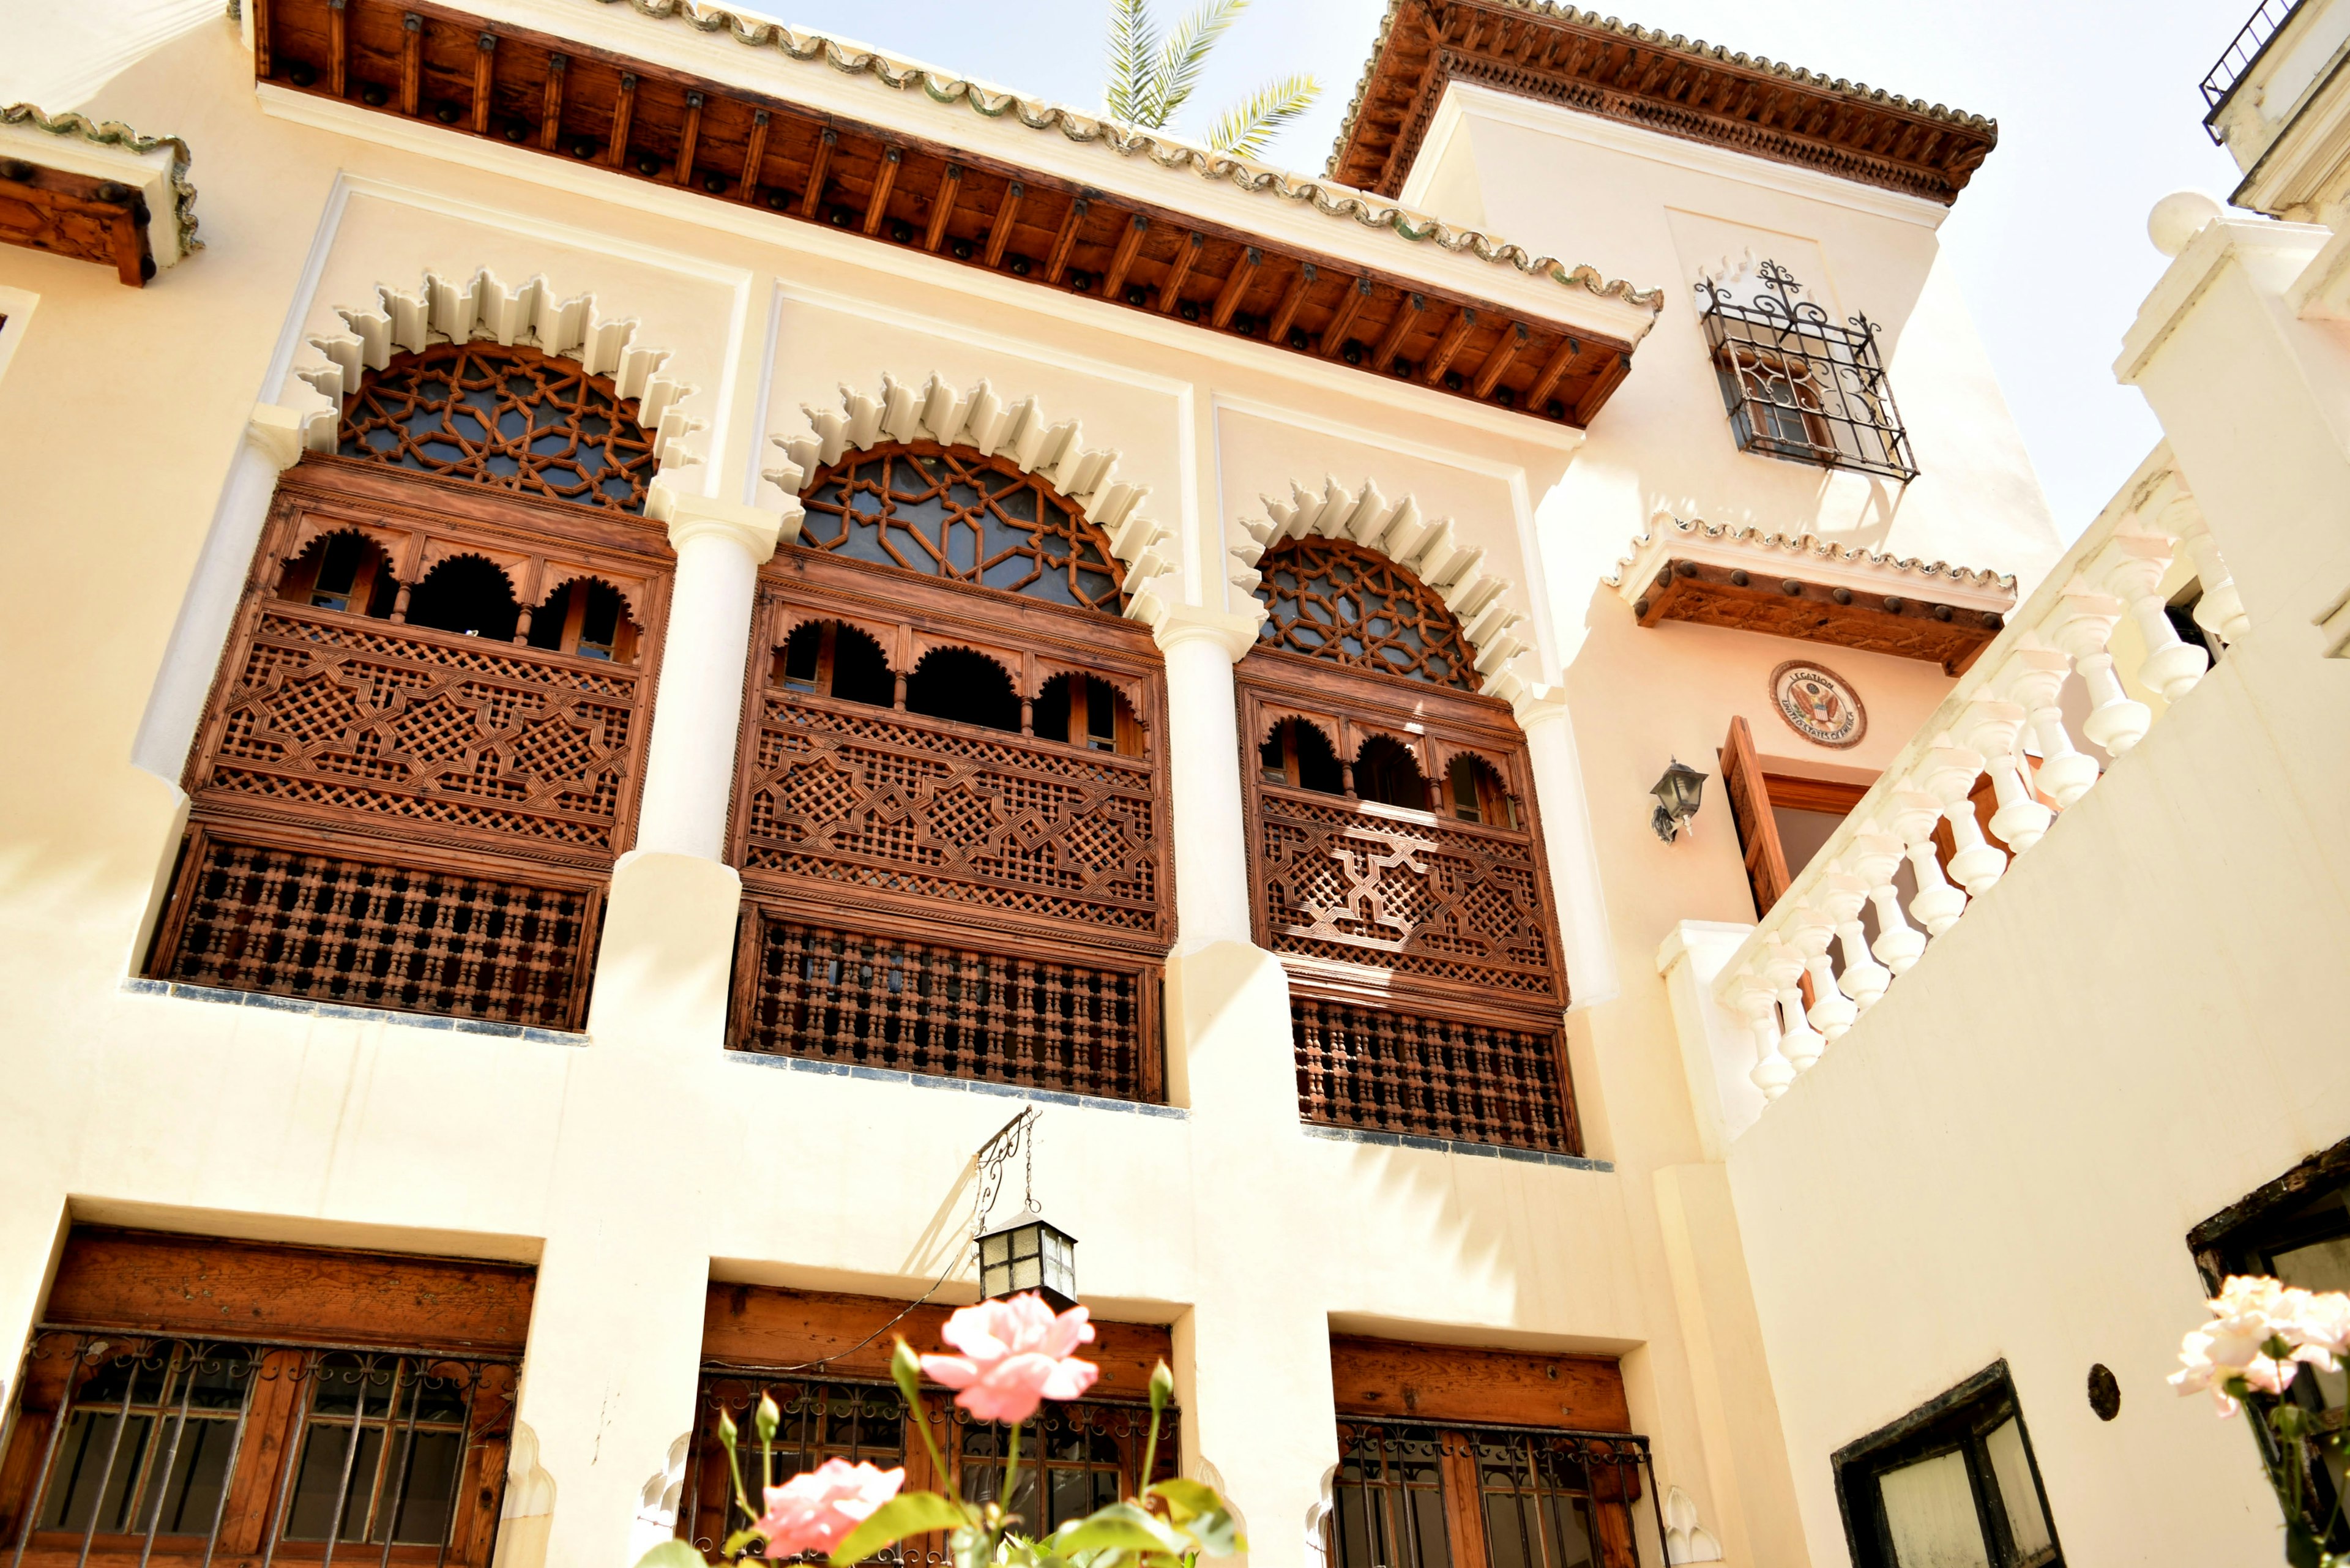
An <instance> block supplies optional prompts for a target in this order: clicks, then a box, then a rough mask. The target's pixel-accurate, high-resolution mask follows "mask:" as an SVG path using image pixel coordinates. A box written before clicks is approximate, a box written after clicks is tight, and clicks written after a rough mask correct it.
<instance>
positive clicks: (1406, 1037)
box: [1238, 539, 1581, 1153]
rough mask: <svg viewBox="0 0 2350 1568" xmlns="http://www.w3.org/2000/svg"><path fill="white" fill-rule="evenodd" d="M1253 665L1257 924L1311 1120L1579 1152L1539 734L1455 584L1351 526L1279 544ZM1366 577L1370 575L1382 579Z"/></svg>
mask: <svg viewBox="0 0 2350 1568" xmlns="http://www.w3.org/2000/svg"><path fill="white" fill-rule="evenodd" d="M1265 563H1266V566H1265V580H1266V585H1267V586H1266V587H1262V588H1260V590H1259V597H1263V598H1265V599H1266V600H1267V601H1268V602H1269V604H1271V606H1272V607H1273V608H1274V616H1273V618H1271V619H1269V620H1268V621H1267V622H1266V624H1265V627H1264V629H1263V633H1262V635H1261V638H1260V640H1259V643H1258V646H1257V648H1256V649H1255V650H1254V651H1253V652H1251V653H1250V654H1249V655H1248V656H1247V657H1246V658H1245V659H1243V660H1242V661H1241V664H1240V668H1239V671H1238V678H1239V685H1240V701H1241V726H1242V744H1243V757H1242V764H1243V767H1244V768H1245V769H1246V770H1247V777H1248V778H1249V780H1250V788H1249V790H1248V792H1247V813H1248V832H1249V850H1250V861H1251V870H1252V874H1253V880H1254V883H1255V888H1256V895H1257V898H1256V910H1255V921H1256V938H1257V940H1258V942H1259V943H1260V944H1261V945H1263V946H1264V947H1266V948H1268V949H1269V950H1272V951H1274V952H1277V953H1279V954H1281V955H1282V961H1283V964H1284V967H1285V968H1286V969H1287V970H1288V971H1289V975H1290V994H1291V1014H1292V1032H1293V1035H1294V1040H1295V1047H1296V1051H1297V1075H1298V1096H1299V1105H1300V1109H1301V1111H1302V1112H1303V1114H1304V1115H1305V1118H1306V1119H1307V1120H1308V1121H1315V1122H1325V1123H1329V1124H1333V1125H1336V1126H1343V1127H1365V1128H1371V1129H1376V1130H1378V1131H1383V1132H1393V1133H1402V1134H1409V1135H1415V1136H1420V1137H1441V1138H1456V1139H1461V1140H1465V1141H1470V1142H1476V1143H1497V1144H1507V1145H1512V1146H1515V1147H1525V1148H1535V1149H1542V1150H1545V1151H1549V1152H1556V1153H1575V1152H1579V1151H1580V1147H1581V1144H1580V1139H1579V1136H1578V1134H1577V1131H1576V1127H1575V1110H1574V1097H1573V1094H1572V1092H1571V1089H1570V1086H1569V1085H1568V1081H1567V1072H1566V1060H1565V1048H1564V1044H1563V1042H1562V1039H1561V1035H1560V1027H1559V1025H1560V1020H1561V1016H1562V1014H1563V1013H1564V1012H1565V1006H1566V995H1567V992H1566V976H1565V971H1564V970H1563V968H1562V967H1561V964H1560V959H1559V942H1558V933H1557V926H1556V921H1555V917H1554V915H1553V913H1552V905H1551V894H1550V877H1549V871H1548V867H1547V863H1546V861H1545V859H1544V854H1543V847H1542V834H1541V829H1540V827H1539V826H1538V825H1537V824H1536V821H1535V818H1534V778H1533V774H1532V773H1531V771H1530V769H1529V766H1528V763H1527V761H1526V755H1525V741H1524V737H1523V734H1522V733H1520V732H1519V730H1518V727H1517V724H1516V722H1515V721H1514V719H1513V717H1512V715H1511V713H1510V710H1509V708H1508V707H1507V706H1506V705H1505V704H1503V703H1502V702H1500V701H1496V700H1494V699H1492V698H1489V697H1482V696H1479V695H1477V694H1476V693H1475V691H1474V687H1475V684H1476V675H1475V671H1474V670H1473V669H1471V666H1470V664H1469V661H1468V659H1469V655H1468V649H1467V644H1466V642H1465V640H1464V639H1462V638H1461V635H1460V629H1459V628H1458V626H1457V625H1456V624H1455V623H1454V622H1453V621H1452V619H1451V616H1450V614H1449V612H1447V611H1446V610H1445V608H1444V607H1443V605H1442V602H1441V601H1440V599H1438V597H1436V595H1435V594H1434V593H1433V592H1431V591H1430V590H1429V589H1428V588H1427V587H1424V586H1422V585H1420V584H1419V582H1418V581H1417V580H1416V579H1414V578H1413V577H1412V576H1411V575H1410V574H1409V572H1406V571H1404V570H1403V569H1402V568H1401V567H1399V566H1393V565H1392V564H1391V563H1387V562H1385V561H1384V559H1383V558H1381V557H1378V556H1374V555H1372V553H1371V552H1368V551H1365V550H1361V549H1359V548H1358V547H1357V546H1354V545H1345V544H1343V542H1338V541H1330V540H1321V539H1314V540H1301V541H1297V542H1295V543H1293V544H1290V545H1283V546H1281V547H1280V548H1278V549H1276V550H1274V551H1273V552H1271V553H1269V554H1268V555H1267V556H1266V557H1265ZM1374 589H1376V590H1377V591H1376V592H1373V591H1372V590H1374Z"/></svg>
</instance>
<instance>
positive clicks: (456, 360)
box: [335, 343, 655, 512]
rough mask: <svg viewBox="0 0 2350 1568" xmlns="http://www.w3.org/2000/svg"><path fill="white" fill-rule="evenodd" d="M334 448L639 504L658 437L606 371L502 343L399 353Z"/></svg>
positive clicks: (483, 479) (355, 398) (451, 474)
mask: <svg viewBox="0 0 2350 1568" xmlns="http://www.w3.org/2000/svg"><path fill="white" fill-rule="evenodd" d="M335 450H336V451H337V452H340V453H341V454H342V455H343V456H345V457H356V458H365V459H369V460H371V461H373V462H383V463H390V464H392V465H394V466H396V467H400V468H410V469H417V470H420V471H421V472H426V473H438V474H442V475H444V476H446V477H448V478H451V479H463V480H470V481H472V482H473V483H477V484H494V485H497V486H499V487H500V488H502V489H505V490H512V491H516V492H518V493H522V494H525V495H540V496H546V497H548V498H550V499H553V500H557V501H571V502H576V503H577V504H580V505H583V506H598V507H603V508H605V509H607V510H608V511H613V512H642V511H643V510H644V509H645V487H646V486H647V485H648V484H650V483H651V482H652V477H653V469H654V467H655V463H654V452H653V441H652V437H651V435H650V433H649V432H648V431H645V430H644V429H643V428H642V427H641V426H639V424H638V423H637V421H636V417H635V416H634V415H633V414H632V413H630V412H629V403H628V402H627V401H624V400H622V399H621V398H620V396H619V392H618V391H617V390H615V389H614V388H613V386H612V383H611V380H610V379H608V378H607V377H603V376H591V375H589V374H588V373H587V371H586V370H584V369H581V368H580V367H579V365H578V363H577V361H576V360H571V359H564V358H557V357H556V356H554V355H551V354H542V353H540V352H538V350H536V349H535V348H503V347H501V346H499V345H498V344H495V343H437V344H434V345H433V346H432V348H426V349H423V350H421V352H415V353H407V354H397V355H394V356H393V357H392V360H391V363H390V364H389V365H387V366H385V367H384V368H383V369H380V370H371V371H369V372H368V374H367V375H366V376H365V377H363V378H361V379H360V381H359V388H358V389H357V390H356V391H354V392H353V393H352V394H351V395H350V397H349V398H348V399H347V400H345V402H344V406H343V419H342V426H341V428H340V430H339V431H338V432H337V435H336V447H335Z"/></svg>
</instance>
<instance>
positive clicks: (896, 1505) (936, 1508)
mask: <svg viewBox="0 0 2350 1568" xmlns="http://www.w3.org/2000/svg"><path fill="white" fill-rule="evenodd" d="M971 1522H972V1514H971V1510H969V1509H968V1508H965V1507H963V1506H962V1504H961V1503H958V1502H952V1501H949V1500H947V1499H945V1498H942V1497H941V1496H940V1495H939V1494H938V1493H936V1492H934V1491H908V1492H899V1494H898V1495H897V1496H896V1497H893V1498H891V1499H890V1500H889V1501H888V1502H885V1503H883V1504H882V1505H881V1506H880V1507H879V1508H877V1509H875V1510H874V1511H873V1512H872V1515H871V1516H870V1517H869V1518H868V1519H867V1520H866V1521H865V1522H864V1523H862V1524H860V1525H858V1527H857V1528H856V1529H854V1530H852V1531H850V1532H848V1538H847V1540H845V1541H843V1542H841V1543H840V1544H839V1545H838V1546H837V1547H835V1548H833V1552H832V1563H833V1568H848V1565H849V1564H850V1563H862V1562H864V1561H865V1560H866V1559H867V1558H868V1557H870V1556H872V1555H873V1554H874V1553H875V1552H879V1551H880V1550H881V1549H882V1548H883V1547H885V1546H889V1545H893V1544H895V1543H896V1542H899V1541H902V1540H904V1539H905V1538H906V1537H907V1536H909V1535H922V1534H927V1533H928V1532H931V1531H933V1530H961V1529H962V1528H964V1527H966V1526H967V1525H969V1524H970V1523H971Z"/></svg>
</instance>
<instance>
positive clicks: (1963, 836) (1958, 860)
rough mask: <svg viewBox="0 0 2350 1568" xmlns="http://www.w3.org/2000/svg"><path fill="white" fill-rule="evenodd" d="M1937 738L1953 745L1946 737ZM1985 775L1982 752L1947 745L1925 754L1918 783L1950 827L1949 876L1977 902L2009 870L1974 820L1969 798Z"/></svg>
mask: <svg viewBox="0 0 2350 1568" xmlns="http://www.w3.org/2000/svg"><path fill="white" fill-rule="evenodd" d="M1937 738H1938V739H1939V741H1942V742H1950V736H1949V735H1947V734H1945V735H1941V736H1939V737H1937ZM1982 771H1983V758H1982V753H1981V752H1978V751H1976V750H1974V749H1973V748H1972V747H1970V746H1961V745H1957V744H1954V743H1945V744H1939V745H1937V746H1935V748H1934V749H1933V750H1932V751H1930V752H1928V753H1926V766H1925V776H1924V777H1923V778H1922V779H1920V780H1919V781H1918V782H1920V783H1921V784H1924V785H1925V786H1926V793H1927V794H1930V795H1932V796H1933V797H1934V798H1935V799H1936V800H1938V801H1939V802H1940V803H1941V805H1942V820H1943V821H1945V822H1947V823H1949V824H1950V842H1951V844H1952V845H1953V846H1955V848H1956V850H1957V853H1955V854H1953V855H1952V856H1951V857H1950V875H1951V876H1953V877H1957V878H1958V881H1959V886H1960V887H1961V888H1965V889H1966V890H1967V894H1968V896H1969V897H1970V898H1981V897H1982V896H1983V895H1984V894H1985V893H1988V892H1990V891H1991V888H1992V886H1993V885H1994V884H1995V883H1997V882H1998V881H1999V878H2000V874H2001V873H2002V872H2003V871H2005V870H2006V869H2007V857H2006V856H2004V855H2002V854H2001V853H2000V852H1999V850H1998V849H1997V848H1996V847H1994V846H1992V844H1991V840H1989V839H1987V838H1985V837H1984V836H1983V831H1982V824H1981V823H1980V822H1977V821H1976V820H1975V803H1974V802H1973V800H1971V799H1970V798H1969V797H1970V794H1972V792H1973V790H1974V787H1975V780H1977V779H1978V778H1981V776H1982Z"/></svg>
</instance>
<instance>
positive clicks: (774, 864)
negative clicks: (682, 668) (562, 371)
mask: <svg viewBox="0 0 2350 1568" xmlns="http://www.w3.org/2000/svg"><path fill="white" fill-rule="evenodd" d="M807 504H808V510H809V521H808V528H809V532H808V535H806V543H804V544H802V545H795V546H789V547H786V548H785V549H783V550H779V551H778V552H777V553H776V557H775V561H774V562H773V563H771V564H770V566H768V568H767V570H766V572H765V573H764V576H763V578H762V587H761V601H760V611H759V619H758V623H757V630H756V632H755V634H754V639H753V650H754V652H753V669H752V680H751V682H750V686H751V691H750V694H749V701H748V703H747V705H746V714H745V724H744V732H745V743H744V746H743V753H742V759H741V762H740V764H739V768H738V778H737V793H736V799H735V806H734V822H733V850H734V860H735V864H736V865H737V866H738V867H740V869H741V871H742V873H743V889H744V895H745V898H746V901H747V902H748V903H749V904H750V905H751V906H752V909H753V911H754V919H750V920H747V921H746V922H745V931H744V938H743V940H744V945H743V950H742V951H741V952H740V954H738V958H737V974H736V1002H737V1022H736V1039H737V1043H738V1044H740V1045H742V1046H743V1048H747V1049H754V1050H771V1051H779V1052H783V1053H784V1054H793V1055H803V1056H821V1057H827V1058H831V1059H837V1060H841V1061H846V1062H851V1063H855V1064H865V1065H875V1066H888V1067H892V1068H897V1069H900V1070H910V1071H915V1072H928V1073H947V1074H951V1075H958V1076H967V1077H980V1078H987V1079H993V1080H998V1081H1006V1082H1017V1083H1022V1084H1026V1085H1034V1086H1038V1087H1050V1088H1055V1089H1065V1090H1074V1091H1077V1092H1084V1093H1094V1094H1113V1095H1118V1096H1125V1097H1136V1098H1156V1097H1157V1096H1158V1095H1159V1073H1158V1069H1157V1060H1156V1056H1157V1050H1156V1015H1157V971H1158V967H1159V964H1160V962H1161V961H1163V959H1164V957H1165V954H1166V951H1167V949H1168V947H1169V945H1170V943H1171V941H1172V940H1173V898H1172V888H1171V878H1172V847H1171V845H1170V842H1169V838H1168V835H1167V832H1166V822H1167V798H1166V782H1165V776H1164V775H1165V763H1164V759H1163V757H1162V756H1161V755H1160V748H1161V747H1162V746H1163V743H1164V742H1163V736H1164V733H1165V728H1164V724H1163V722H1162V716H1163V712H1164V707H1165V695H1164V680H1163V678H1162V677H1161V674H1160V669H1159V659H1158V653H1157V650H1156V649H1155V648H1154V647H1153V646H1152V645H1151V643H1150V640H1149V634H1148V633H1147V632H1146V631H1145V630H1144V629H1143V628H1141V627H1139V626H1138V625H1136V624H1135V623H1133V622H1130V621H1127V620H1125V619H1122V618H1119V617H1118V613H1117V612H1118V608H1119V607H1120V604H1121V598H1120V596H1119V593H1118V578H1117V576H1115V573H1116V571H1117V569H1118V568H1117V566H1116V563H1115V561H1114V559H1112V558H1111V557H1110V556H1108V554H1107V545H1106V543H1105V542H1104V541H1102V539H1101V538H1100V535H1099V533H1098V531H1097V530H1096V529H1094V528H1093V527H1092V525H1091V524H1087V522H1085V520H1084V519H1083V517H1082V514H1078V513H1077V512H1076V510H1075V508H1074V507H1073V506H1071V505H1070V504H1068V503H1067V502H1066V500H1064V499H1062V498H1060V497H1058V496H1057V495H1055V494H1054V493H1052V492H1051V491H1050V489H1049V488H1048V487H1046V486H1045V485H1043V483H1041V482H1039V481H1036V480H1035V479H1034V478H1033V477H1031V476H1027V475H1024V474H1021V473H1020V472H1018V471H1017V470H1016V469H1014V468H1013V467H1011V465H1009V464H1008V463H1005V462H1002V461H1001V460H993V461H991V460H986V459H982V458H980V457H979V455H978V454H977V453H975V452H962V451H946V450H941V449H936V448H933V447H931V446H928V445H924V446H921V447H909V448H893V449H890V450H889V451H887V452H880V453H878V454H876V453H862V454H857V455H855V456H853V457H852V458H851V459H849V460H848V461H847V462H844V463H842V464H839V465H837V466H836V468H835V469H833V470H829V471H827V472H826V473H824V474H820V475H818V476H817V478H816V481H815V482H814V483H812V484H811V486H810V492H809V499H808V503H807ZM819 638H820V639H821V642H820V647H821V653H820V654H819V652H818V651H817V649H818V647H819V643H818V641H817V640H816V639H819Z"/></svg>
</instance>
